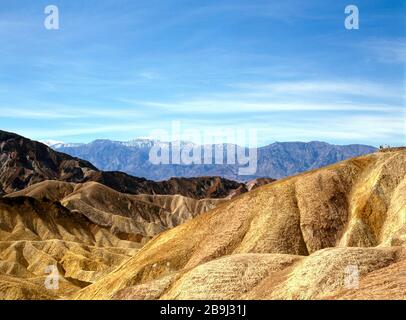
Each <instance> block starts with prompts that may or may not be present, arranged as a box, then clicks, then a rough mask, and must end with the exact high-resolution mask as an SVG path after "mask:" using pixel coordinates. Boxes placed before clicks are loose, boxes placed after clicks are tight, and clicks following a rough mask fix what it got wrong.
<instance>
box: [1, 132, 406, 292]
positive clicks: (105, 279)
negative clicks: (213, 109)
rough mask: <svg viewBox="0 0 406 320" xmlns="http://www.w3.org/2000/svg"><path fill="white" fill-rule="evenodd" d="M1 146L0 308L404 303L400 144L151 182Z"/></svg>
mask: <svg viewBox="0 0 406 320" xmlns="http://www.w3.org/2000/svg"><path fill="white" fill-rule="evenodd" d="M0 136H1V141H0V152H1V155H0V188H1V189H0V190H2V193H3V196H2V197H1V198H0V248H1V250H0V298H1V299H406V274H405V272H406V247H405V246H406V207H405V203H406V179H405V175H406V149H404V148H392V149H390V148H389V149H385V150H381V151H378V152H375V153H371V154H367V155H364V156H360V157H355V158H350V159H348V160H344V161H341V162H338V163H335V164H332V165H329V166H326V167H322V168H319V169H315V170H311V171H306V172H303V173H301V174H298V175H294V176H290V177H286V178H283V179H280V180H276V181H274V180H272V179H268V180H266V179H264V181H262V182H261V181H258V180H257V181H253V182H249V183H242V182H234V181H231V180H227V179H224V178H219V177H201V178H188V179H180V178H176V179H171V180H169V181H162V182H154V181H149V180H146V179H141V178H135V177H132V176H129V175H126V174H123V173H118V172H104V171H100V170H98V169H97V168H96V167H94V166H93V165H92V164H90V163H89V162H87V161H83V160H80V159H78V158H74V157H71V156H69V155H66V154H63V153H59V152H56V151H54V150H52V149H51V148H49V147H47V146H45V145H43V144H41V143H38V142H35V141H31V140H28V139H25V138H23V137H21V136H18V135H15V134H11V133H7V132H1V135H0ZM48 266H55V267H56V268H57V272H58V276H59V278H58V279H59V280H58V281H59V282H58V287H57V288H51V289H49V288H47V287H46V286H45V285H44V283H46V279H47V277H49V275H48V274H47V273H46V272H45V270H46V268H47V267H48ZM351 270H352V272H355V273H356V276H357V279H356V285H355V286H354V283H348V276H349V272H350V271H351Z"/></svg>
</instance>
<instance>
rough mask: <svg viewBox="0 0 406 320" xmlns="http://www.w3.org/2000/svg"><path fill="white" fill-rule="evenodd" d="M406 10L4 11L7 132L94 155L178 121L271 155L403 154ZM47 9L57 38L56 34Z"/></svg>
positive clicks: (63, 6)
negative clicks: (319, 145)
mask: <svg viewBox="0 0 406 320" xmlns="http://www.w3.org/2000/svg"><path fill="white" fill-rule="evenodd" d="M402 3H403V1H400V0H399V1H384V0H379V1H378V0H368V1H355V0H354V1H352V0H351V1H349V0H348V1H341V0H338V1H328V2H327V1H325V0H315V1H313V0H311V1H310V0H309V1H299V0H297V1H287V0H284V1H270V0H267V1H255V0H249V1H248V0H245V1H236V0H234V1H227V0H225V1H218V0H216V1H212V0H209V1H207V0H202V1H165V0H159V1H155V0H148V1H139V0H133V1H123V0H97V1H96V0H93V1H92V0H88V1H61V0H60V1H56V0H55V1H52V2H50V1H32V0H19V1H14V0H1V1H0V39H1V40H0V128H1V129H2V130H7V131H13V132H17V133H19V134H22V135H24V136H27V137H29V138H32V139H37V140H44V139H53V140H59V141H65V142H88V141H91V140H94V139H97V138H108V139H113V140H129V139H134V138H137V137H147V136H150V133H151V132H153V131H154V130H156V129H167V130H170V128H171V125H172V122H173V121H179V122H180V123H181V126H182V128H184V129H188V128H194V129H197V130H204V129H207V128H213V129H216V128H231V129H234V128H243V129H247V130H248V129H250V128H256V129H257V131H258V133H259V135H258V140H259V144H261V145H264V144H268V143H272V142H274V141H311V140H322V141H327V142H331V143H337V144H348V143H365V144H371V145H376V146H377V145H379V144H383V143H385V144H390V145H404V144H406V141H405V140H406V118H405V117H406V113H405V60H406V43H405V39H406V38H405V21H404V20H405V5H404V4H402ZM49 4H54V5H57V6H58V8H59V13H60V29H59V30H53V31H50V30H46V29H45V28H44V19H45V17H46V15H45V14H44V8H45V6H47V5H49ZM348 4H355V5H357V6H358V8H359V12H360V29H359V30H346V29H345V28H344V19H345V17H346V15H345V13H344V8H345V6H346V5H348ZM236 142H238V141H236Z"/></svg>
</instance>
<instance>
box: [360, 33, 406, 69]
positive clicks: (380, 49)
mask: <svg viewBox="0 0 406 320" xmlns="http://www.w3.org/2000/svg"><path fill="white" fill-rule="evenodd" d="M361 46H362V47H363V48H364V49H365V50H366V51H367V52H368V53H370V54H371V53H372V54H373V56H375V57H376V59H377V60H378V61H380V62H383V63H391V64H393V63H396V64H404V63H406V38H395V39H369V40H367V41H364V42H363V43H362V44H361Z"/></svg>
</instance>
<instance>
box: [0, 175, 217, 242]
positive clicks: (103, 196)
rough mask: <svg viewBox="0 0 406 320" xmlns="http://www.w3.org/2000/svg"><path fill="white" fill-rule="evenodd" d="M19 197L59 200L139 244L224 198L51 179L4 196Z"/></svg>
mask: <svg viewBox="0 0 406 320" xmlns="http://www.w3.org/2000/svg"><path fill="white" fill-rule="evenodd" d="M21 196H24V197H31V198H35V199H37V200H48V201H53V202H56V203H60V204H61V205H62V206H63V207H65V208H67V209H69V210H70V211H71V212H72V213H77V214H76V215H78V216H79V215H83V216H84V217H86V218H87V219H89V220H90V221H91V222H92V223H94V224H95V225H97V226H100V227H103V228H106V229H107V230H109V231H110V232H111V233H112V234H114V235H116V236H117V237H119V238H121V239H126V240H132V241H136V242H142V243H145V242H146V241H147V240H149V239H150V238H151V237H153V236H155V235H156V234H158V233H160V232H162V231H164V230H166V229H169V228H173V227H174V226H177V225H179V224H181V223H183V222H185V221H187V220H189V219H192V218H193V217H195V216H197V215H199V214H201V213H204V212H206V211H208V210H210V209H212V208H214V207H215V206H216V205H218V204H219V203H221V202H224V201H225V200H222V199H202V200H196V199H192V198H187V197H184V196H181V195H147V194H142V195H130V194H125V193H120V192H117V191H115V190H113V189H111V188H109V187H106V186H105V185H102V184H100V183H97V182H86V183H83V184H82V183H79V184H74V183H68V182H61V181H55V180H47V181H43V182H40V183H37V184H35V185H32V186H30V187H28V188H26V189H23V190H21V191H18V192H14V193H10V194H8V195H6V196H5V198H4V199H8V198H16V197H21Z"/></svg>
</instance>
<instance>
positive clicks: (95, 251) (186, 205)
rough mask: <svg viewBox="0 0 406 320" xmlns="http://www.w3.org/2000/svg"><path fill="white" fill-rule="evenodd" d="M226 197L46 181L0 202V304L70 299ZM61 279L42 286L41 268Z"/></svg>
mask: <svg viewBox="0 0 406 320" xmlns="http://www.w3.org/2000/svg"><path fill="white" fill-rule="evenodd" d="M222 201H225V200H221V199H204V200H195V199H191V198H187V197H183V196H180V195H168V196H160V195H128V194H123V193H119V192H117V191H115V190H113V189H110V188H108V187H106V186H104V185H101V184H99V183H96V182H87V183H83V184H75V183H69V182H61V181H54V180H49V181H44V182H40V183H38V184H35V185H32V186H30V187H28V188H26V189H24V190H21V191H18V192H15V193H11V194H8V195H7V196H5V197H3V198H0V248H1V250H0V299H1V298H2V299H55V298H67V297H69V296H70V295H71V294H72V293H73V292H75V291H77V290H79V289H80V288H82V287H84V286H87V285H89V284H91V283H93V282H95V281H96V280H97V279H99V278H101V277H102V276H104V275H106V274H107V273H109V272H111V271H113V270H114V269H115V268H116V267H117V266H119V265H120V264H121V263H122V262H124V261H125V260H127V259H128V258H130V257H131V256H133V255H134V254H135V252H136V251H137V250H138V249H139V248H140V247H141V246H142V245H143V244H145V242H147V241H148V240H149V239H151V238H152V237H153V236H154V235H156V234H158V233H159V232H162V231H163V230H166V229H168V228H172V227H174V226H176V225H178V224H180V223H182V222H184V221H186V220H188V219H191V218H193V217H194V216H196V215H198V214H200V213H202V212H205V211H208V210H209V209H211V208H213V207H214V206H215V205H216V204H217V203H220V202H222ZM48 266H56V267H57V268H58V270H59V273H60V274H61V276H62V278H61V279H62V280H63V281H61V285H60V288H59V289H58V290H56V291H53V290H47V289H45V288H44V281H45V278H46V273H45V269H46V267H48Z"/></svg>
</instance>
